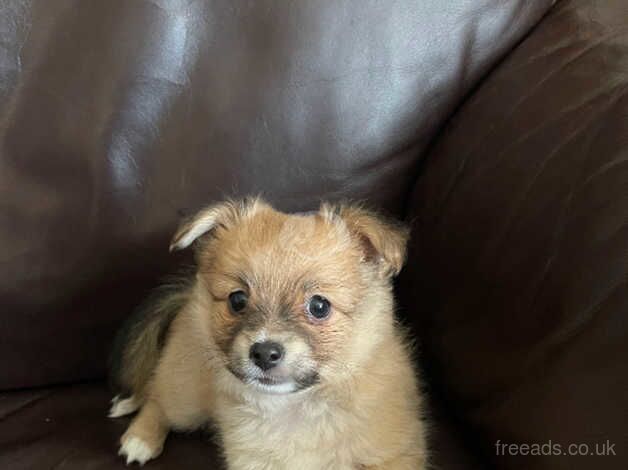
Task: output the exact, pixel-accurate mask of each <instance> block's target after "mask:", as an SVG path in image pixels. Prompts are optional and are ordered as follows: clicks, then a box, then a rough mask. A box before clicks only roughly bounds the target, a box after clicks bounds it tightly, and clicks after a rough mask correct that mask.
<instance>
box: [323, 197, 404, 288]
mask: <svg viewBox="0 0 628 470" xmlns="http://www.w3.org/2000/svg"><path fill="white" fill-rule="evenodd" d="M321 214H323V215H324V216H327V217H331V218H335V217H338V218H340V219H341V220H342V221H343V222H344V224H345V225H346V227H347V229H348V230H349V232H350V233H351V235H352V236H354V237H355V238H356V239H357V240H358V241H359V242H360V243H361V245H362V248H363V250H364V257H365V260H366V261H369V262H373V263H375V264H377V265H378V266H379V268H380V272H381V273H382V274H383V275H384V276H386V277H393V276H396V275H397V274H399V272H400V271H401V268H402V267H403V264H404V262H405V260H406V245H407V243H408V238H409V237H410V230H409V229H408V228H407V227H405V226H404V225H402V224H401V223H399V222H395V221H392V220H389V219H386V218H384V217H382V216H381V215H378V214H376V213H375V212H372V211H369V210H367V209H364V208H363V207H361V206H360V205H357V204H339V205H327V204H323V206H322V207H321Z"/></svg>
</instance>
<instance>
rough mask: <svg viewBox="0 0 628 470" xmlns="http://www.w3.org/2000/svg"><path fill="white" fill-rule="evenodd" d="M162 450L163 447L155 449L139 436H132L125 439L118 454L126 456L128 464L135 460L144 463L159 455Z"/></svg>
mask: <svg viewBox="0 0 628 470" xmlns="http://www.w3.org/2000/svg"><path fill="white" fill-rule="evenodd" d="M160 452H161V449H157V450H153V449H151V448H150V447H149V445H148V444H146V443H145V442H144V441H143V440H142V439H140V438H139V437H134V436H131V437H127V438H126V439H125V440H124V442H123V443H122V446H120V450H119V451H118V455H121V456H123V457H126V464H127V465H128V464H130V463H133V462H137V463H139V464H140V465H144V464H145V463H146V462H147V461H149V460H150V459H154V458H155V457H157V456H158V455H159V453H160Z"/></svg>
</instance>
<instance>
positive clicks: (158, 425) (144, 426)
mask: <svg viewBox="0 0 628 470" xmlns="http://www.w3.org/2000/svg"><path fill="white" fill-rule="evenodd" d="M168 431H169V426H168V423H167V420H166V417H165V416H164V414H163V413H162V411H161V409H160V408H159V405H158V404H157V403H156V402H155V401H153V400H148V401H147V402H146V403H145V404H144V406H142V408H141V410H140V412H139V414H138V415H137V416H136V417H135V418H134V419H133V421H132V422H131V425H130V426H129V428H128V429H127V431H126V432H125V433H124V434H123V435H122V437H121V438H120V451H119V452H118V454H119V455H122V456H124V457H126V463H127V464H129V463H131V462H138V463H139V464H140V465H144V464H145V463H146V462H147V461H148V460H150V459H154V458H155V457H157V456H158V455H159V454H161V451H162V449H163V446H164V441H165V440H166V436H167V435H168Z"/></svg>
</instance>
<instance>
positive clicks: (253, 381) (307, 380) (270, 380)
mask: <svg viewBox="0 0 628 470" xmlns="http://www.w3.org/2000/svg"><path fill="white" fill-rule="evenodd" d="M227 370H228V371H229V372H231V373H232V374H233V375H234V376H235V377H237V378H238V379H240V381H242V382H243V383H244V384H246V385H248V386H251V387H253V388H255V389H256V390H258V391H260V392H263V393H271V394H287V393H295V392H300V391H302V390H305V389H307V388H310V387H311V386H313V385H315V384H317V383H318V382H319V375H318V373H317V372H311V373H309V374H306V375H304V376H303V377H291V376H276V375H271V374H267V373H249V374H247V373H245V372H243V371H242V370H239V369H238V368H235V367H233V366H232V365H228V366H227Z"/></svg>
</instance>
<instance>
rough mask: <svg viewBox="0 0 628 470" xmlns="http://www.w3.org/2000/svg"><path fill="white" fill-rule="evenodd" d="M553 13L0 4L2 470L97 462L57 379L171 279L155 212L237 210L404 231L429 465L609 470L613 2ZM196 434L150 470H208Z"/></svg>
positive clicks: (93, 399)
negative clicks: (428, 416)
mask: <svg viewBox="0 0 628 470" xmlns="http://www.w3.org/2000/svg"><path fill="white" fill-rule="evenodd" d="M552 3H553V2H552V0H482V1H478V0H448V1H447V2H444V1H440V0H426V1H422V2H413V1H410V0H401V1H397V2H375V1H363V0H321V1H317V2H310V1H306V0H298V1H290V2H287V1H283V0H258V1H255V2H250V1H244V0H228V1H227V0H224V1H219V0H198V1H189V0H108V1H107V2H99V1H96V0H94V1H85V0H35V1H25V0H4V1H3V2H0V104H1V105H0V246H2V247H3V251H2V254H1V256H0V263H1V265H0V266H1V269H0V358H2V359H1V361H0V389H4V390H7V391H6V392H2V394H0V468H11V469H13V468H18V469H19V468H24V469H27V468H28V469H31V468H51V467H53V466H55V465H56V466H57V468H81V469H83V468H115V467H116V466H117V467H120V468H122V462H121V461H118V460H117V459H116V458H115V442H116V440H117V438H118V436H119V434H120V433H121V432H122V429H123V428H124V422H123V421H119V422H111V421H108V420H106V419H105V418H104V414H105V409H106V406H107V400H108V398H109V395H108V393H107V392H106V390H105V388H104V386H103V385H102V384H101V383H97V382H93V383H91V384H89V385H85V384H84V385H76V383H77V382H79V381H84V380H102V378H103V374H104V365H105V356H106V352H107V349H108V347H109V344H110V341H111V338H112V335H113V332H114V330H115V329H116V328H117V326H118V325H119V323H120V321H121V319H122V318H123V317H124V316H125V315H127V314H128V312H129V311H130V310H131V309H132V308H133V306H134V305H135V304H136V303H137V302H138V301H139V300H140V299H141V298H142V297H143V296H144V295H145V294H146V292H147V290H148V289H149V288H150V287H152V286H154V285H155V284H156V283H157V282H158V279H159V278H160V277H162V276H163V275H164V274H166V273H167V272H169V271H170V270H171V269H172V268H173V267H174V266H176V265H178V264H180V263H181V262H185V261H187V260H188V258H186V256H185V255H183V256H180V257H173V256H169V255H168V254H167V245H168V239H169V236H170V235H171V233H172V231H173V230H174V227H175V226H176V223H177V220H178V219H179V218H180V217H181V216H182V215H184V214H188V213H190V212H192V211H194V210H196V209H197V208H199V207H200V206H202V205H203V204H207V203H209V202H211V201H213V200H216V199H220V198H223V197H225V196H237V195H243V194H250V193H256V192H263V193H264V194H265V195H266V197H267V198H268V199H270V200H271V201H272V202H273V203H275V204H277V205H278V206H279V207H281V208H284V209H288V210H302V209H309V208H312V207H314V206H316V205H317V204H318V201H319V200H320V199H339V198H355V199H366V200H368V201H369V202H370V203H372V204H373V205H376V206H378V207H380V208H382V209H384V210H386V211H388V212H390V213H392V214H394V215H396V216H399V217H404V216H407V217H408V218H409V220H412V221H414V245H413V251H412V254H411V258H410V261H409V265H408V267H407V269H406V270H405V272H404V275H403V278H402V279H401V280H400V283H399V289H398V293H399V296H400V300H401V305H400V310H401V311H402V313H403V315H404V316H405V318H406V321H407V322H408V323H410V324H412V325H413V326H414V327H415V330H416V332H417V334H419V335H420V336H421V338H422V341H423V346H422V348H421V349H422V357H423V364H424V366H425V368H426V375H427V377H428V379H429V380H428V383H427V387H428V391H429V392H430V394H431V396H432V397H433V399H434V402H435V403H436V404H435V405H434V410H433V413H432V414H433V417H434V418H433V419H434V421H435V423H436V424H435V428H436V430H435V431H434V433H433V440H432V442H431V447H432V448H433V449H434V451H433V453H434V464H435V466H436V467H437V468H442V469H443V470H454V469H455V470H458V469H460V470H462V469H471V468H485V466H496V467H497V468H526V469H528V468H530V469H539V470H540V469H545V468H592V467H591V466H596V468H611V469H612V468H622V469H623V468H626V466H628V456H627V453H628V448H626V447H625V445H624V449H623V454H621V450H620V444H621V443H620V441H622V442H623V443H624V444H625V443H626V442H627V441H628V431H627V429H628V428H626V426H625V425H624V424H623V423H625V422H626V421H627V419H626V418H628V416H627V415H626V413H627V412H628V411H627V410H628V393H626V392H627V391H628V383H627V382H626V380H627V379H626V377H628V370H627V368H628V354H627V352H628V351H627V349H626V348H627V346H626V344H628V342H627V341H626V340H627V339H628V338H627V331H628V330H627V328H626V321H625V314H626V312H627V307H628V296H627V290H626V284H625V282H626V276H627V272H628V269H627V263H628V257H627V256H626V253H627V252H628V234H627V233H626V226H625V222H626V220H627V219H628V200H627V199H626V196H627V194H628V193H627V192H626V188H627V187H628V174H627V173H626V169H627V168H628V167H627V166H626V165H625V161H626V159H627V158H628V156H627V154H626V148H628V145H627V143H628V104H627V101H626V94H625V90H626V89H628V86H627V83H628V74H627V73H626V70H628V38H627V36H626V34H627V32H626V31H627V25H628V7H627V5H626V3H625V1H623V0H595V1H593V0H592V1H575V0H574V1H568V0H563V1H562V2H559V3H558V4H557V5H555V6H552ZM548 11H549V13H548V14H547V16H545V17H543V15H544V14H545V13H546V12H548ZM537 23H538V25H537ZM535 25H536V26H535ZM467 97H468V98H467ZM465 98H467V99H466V100H465ZM463 100H465V101H463ZM462 103H464V104H462ZM461 105H462V106H461ZM447 120H449V124H448V125H447V126H446V127H445V130H444V131H441V128H442V126H443V125H444V124H445V122H446V121H447ZM410 195H411V196H410ZM57 383H64V384H66V385H64V386H63V387H54V388H53V387H51V385H53V384H57ZM32 387H39V388H36V389H32ZM9 390H11V391H9ZM497 439H501V440H502V441H504V442H509V443H510V442H523V441H528V442H533V441H534V442H537V441H544V440H547V439H552V440H554V441H556V442H559V441H560V442H572V441H573V442H576V443H582V442H594V441H602V440H605V439H610V440H611V441H617V452H619V453H620V454H619V455H618V456H617V457H615V458H613V457H606V458H604V460H603V461H602V460H599V459H598V460H593V459H587V458H566V457H565V458H562V457H561V458H547V457H534V458H522V457H516V458H515V457H512V458H505V457H499V458H498V457H496V456H495V452H494V442H495V440H497ZM206 440H207V439H206V438H205V437H203V436H192V437H183V436H175V437H173V438H171V441H172V442H170V443H169V445H168V446H166V451H165V453H164V455H163V457H162V458H161V460H158V461H157V462H155V463H153V464H150V465H151V466H153V468H180V466H181V462H185V464H186V468H197V467H198V468H201V467H203V468H219V464H218V461H219V459H218V457H217V454H216V450H215V447H213V446H212V445H211V444H210V443H207V442H205V441H206ZM477 455H479V456H480V460H479V463H478V461H477V460H476V456H477ZM208 466H209V467H208Z"/></svg>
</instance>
